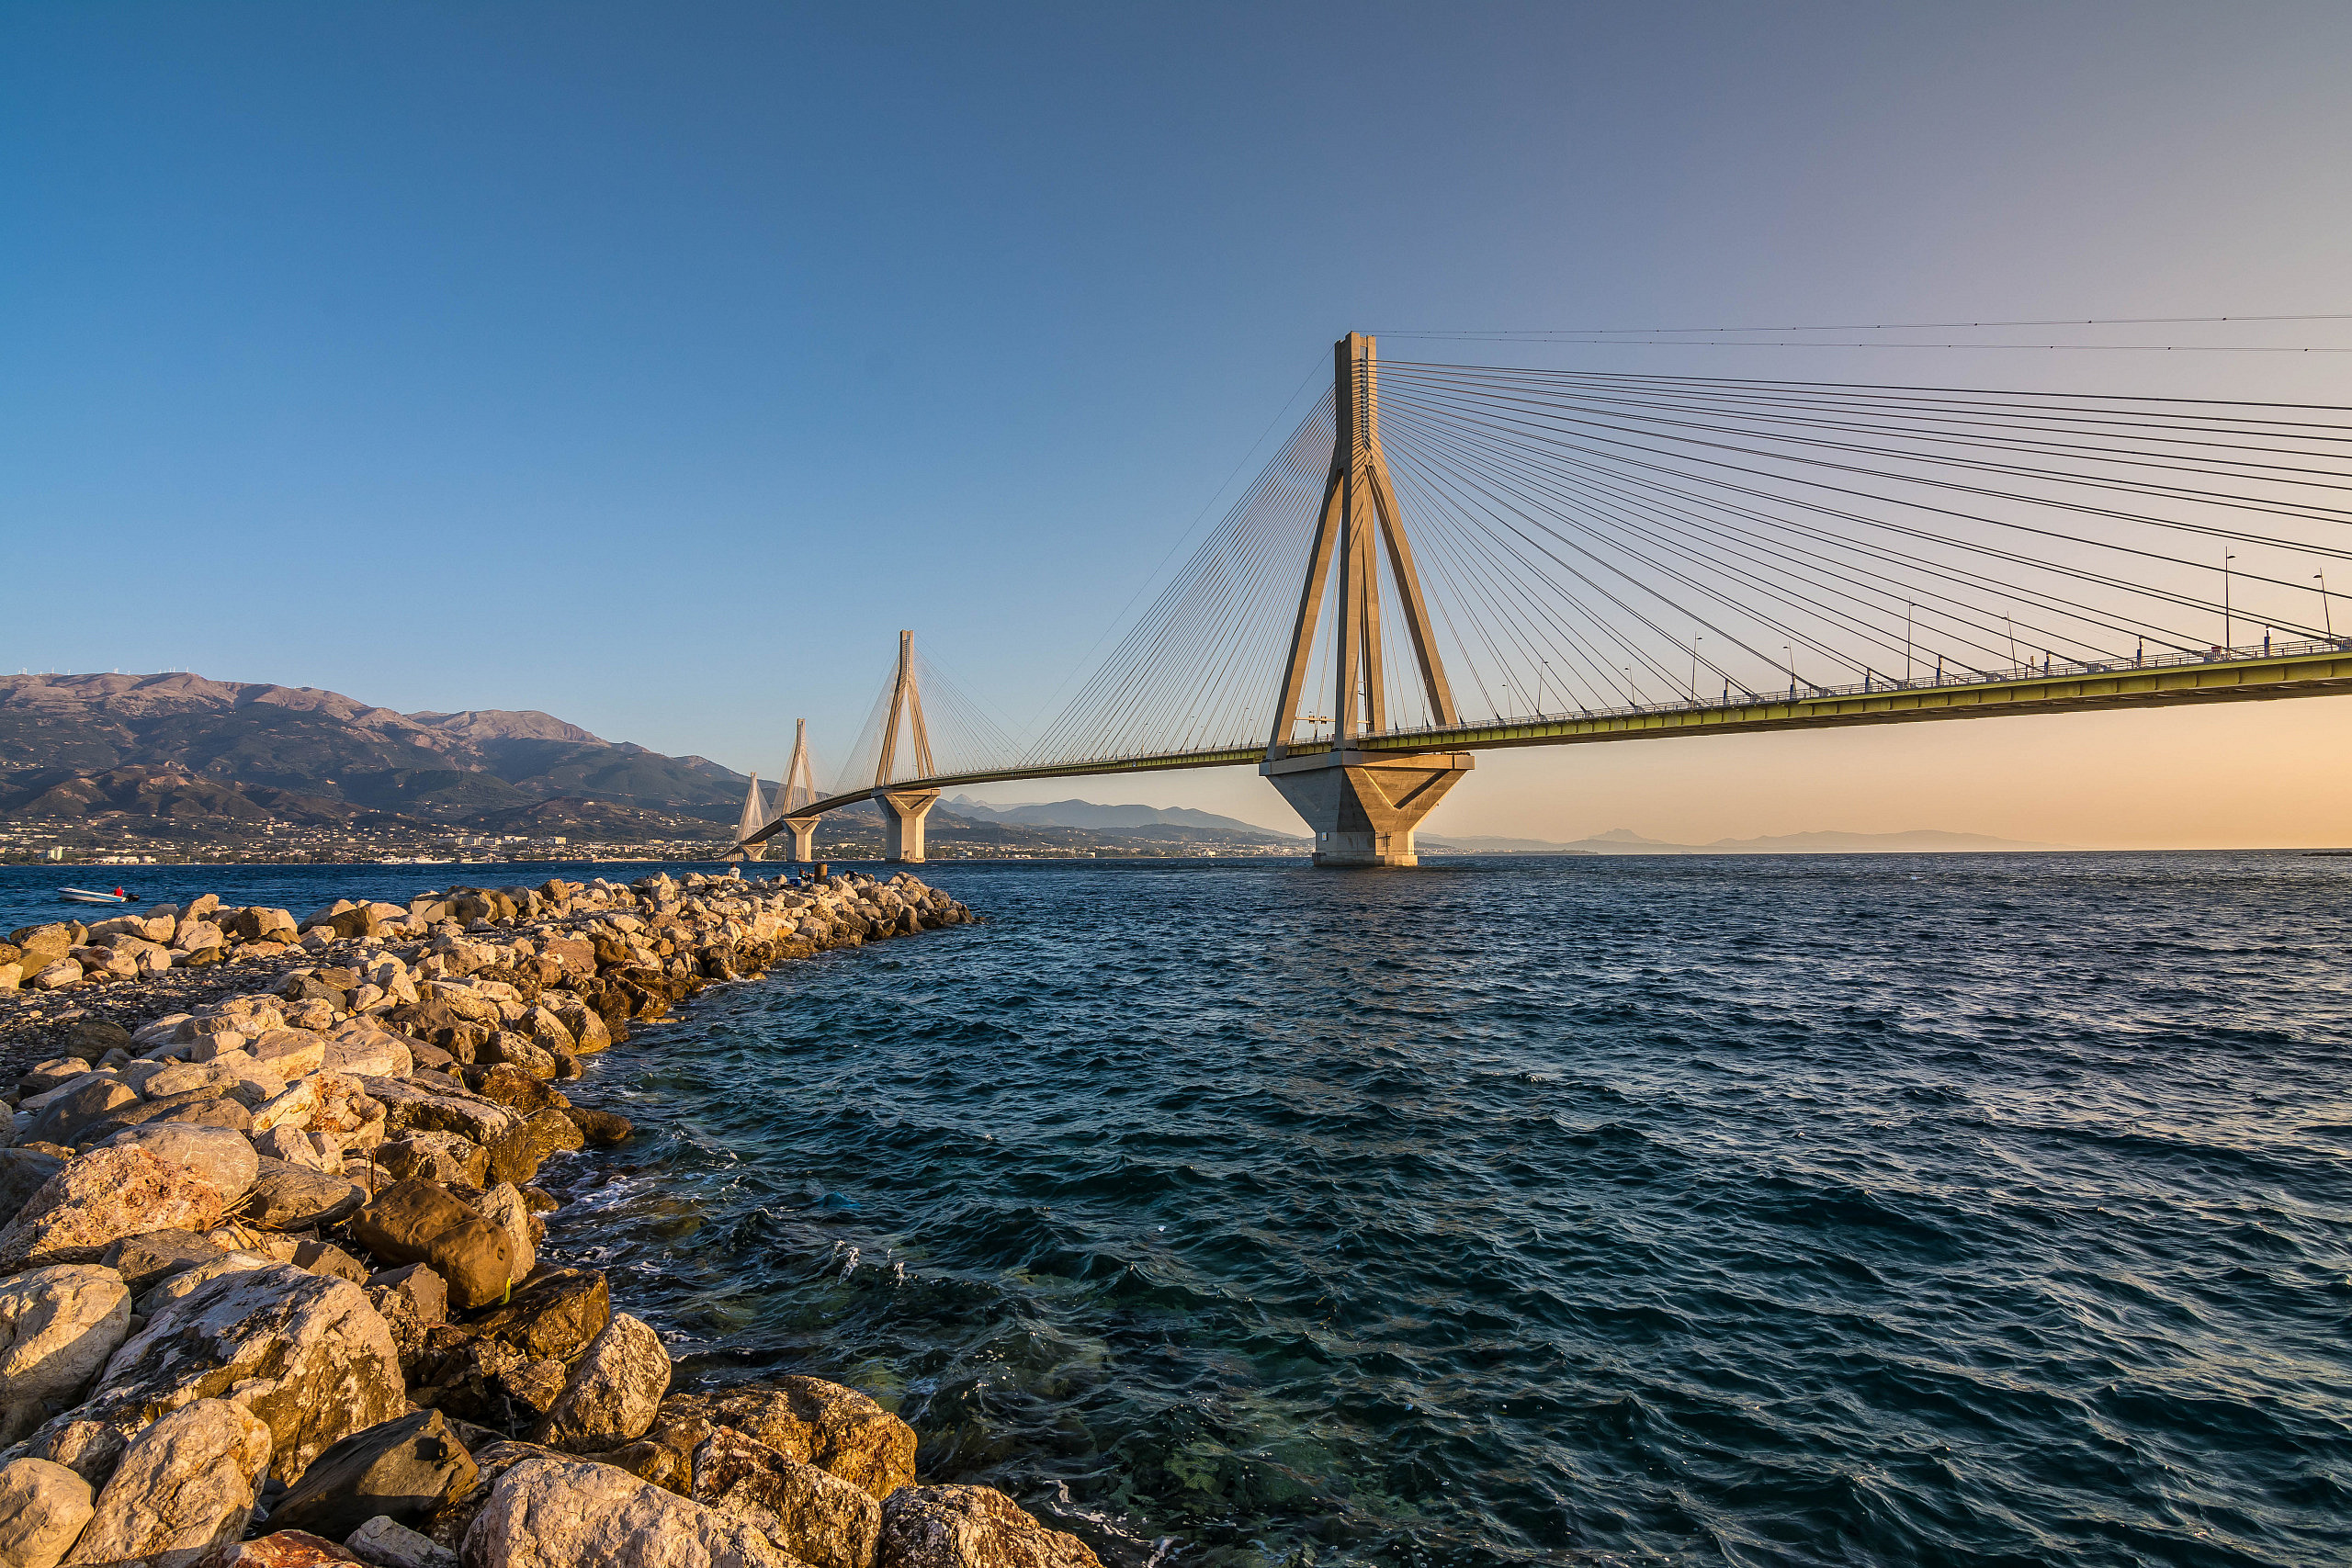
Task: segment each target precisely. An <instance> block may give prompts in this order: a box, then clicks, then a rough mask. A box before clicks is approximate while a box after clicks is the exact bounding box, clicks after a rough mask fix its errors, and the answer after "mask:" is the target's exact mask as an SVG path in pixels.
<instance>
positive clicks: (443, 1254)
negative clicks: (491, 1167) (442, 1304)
mask: <svg viewBox="0 0 2352 1568" xmlns="http://www.w3.org/2000/svg"><path fill="white" fill-rule="evenodd" d="M351 1235H352V1238H353V1239H354V1240H356V1241H357V1242H358V1243H359V1245H360V1246H362V1247H366V1248H367V1249H368V1251H369V1252H372V1253H374V1254H375V1255H376V1257H377V1258H378V1259H379V1261H381V1262H385V1263H425V1264H430V1265H431V1266H432V1268H433V1271H434V1272H435V1273H436V1274H438V1275H440V1276H441V1278H442V1280H444V1281H445V1282H447V1285H448V1287H449V1300H450V1303H451V1304H453V1305H455V1306H458V1307H459V1308H462V1309H467V1310H470V1309H472V1308H474V1307H480V1306H487V1305H489V1304H490V1303H492V1302H494V1301H497V1300H498V1299H499V1298H501V1297H502V1296H503V1295H505V1293H506V1290H507V1287H508V1285H509V1284H511V1283H512V1282H513V1280H514V1277H515V1273H514V1263H515V1258H514V1252H513V1250H512V1249H511V1247H509V1246H508V1244H507V1240H506V1233H505V1232H504V1231H503V1230H502V1229H501V1228H499V1227H498V1226H497V1225H495V1224H492V1223H491V1222H490V1221H488V1220H485V1219H483V1218H482V1217H481V1215H479V1214H477V1213H474V1212H473V1211H472V1210H471V1209H469V1208H467V1207H466V1206H465V1205H464V1204H463V1203H460V1202H458V1201H457V1200H456V1199H455V1198H452V1197H450V1196H449V1194H448V1193H447V1192H445V1191H443V1190H441V1189H440V1188H438V1187H435V1186H434V1185H433V1184H432V1183H431V1182H427V1181H396V1182H394V1183H393V1184H392V1185H391V1186H390V1187H387V1188H386V1189H384V1190H383V1191H381V1192H380V1193H379V1194H377V1196H376V1199H375V1201H373V1202H370V1203H369V1204H368V1206H367V1207H366V1208H364V1209H362V1210H360V1211H359V1213H357V1215H356V1216H355V1217H354V1218H353V1220H352V1222H351Z"/></svg>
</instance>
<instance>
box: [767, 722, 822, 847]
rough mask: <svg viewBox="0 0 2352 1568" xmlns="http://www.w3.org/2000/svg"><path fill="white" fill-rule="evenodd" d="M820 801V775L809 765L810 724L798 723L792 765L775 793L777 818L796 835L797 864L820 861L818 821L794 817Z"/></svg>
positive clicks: (793, 844) (810, 818) (795, 724)
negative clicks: (795, 813)
mask: <svg viewBox="0 0 2352 1568" xmlns="http://www.w3.org/2000/svg"><path fill="white" fill-rule="evenodd" d="M816 799H817V771H816V769H815V768H814V767H813V766H812V765H811V764H810V762H809V721H808V720H807V719H805V718H803V719H797V720H795V721H794V724H793V729H792V761H790V762H789V763H788V764H786V767H785V770H784V782H783V783H782V784H778V785H776V789H775V815H776V816H777V817H778V818H782V819H783V822H784V826H785V830H786V832H788V833H790V834H791V835H792V858H793V859H794V860H795V861H798V862H807V861H813V860H815V859H816V858H817V818H814V817H795V816H793V815H792V813H793V811H795V810H796V809H797V808H798V807H803V806H809V805H813V804H815V802H816Z"/></svg>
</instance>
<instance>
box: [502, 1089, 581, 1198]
mask: <svg viewBox="0 0 2352 1568" xmlns="http://www.w3.org/2000/svg"><path fill="white" fill-rule="evenodd" d="M584 1141H585V1140H583V1139H582V1137H581V1134H580V1129H579V1128H578V1127H576V1126H574V1125H572V1122H571V1117H569V1116H567V1115H565V1114H564V1113H563V1111H561V1110H560V1109H558V1108H556V1107H554V1106H549V1107H548V1109H547V1110H545V1111H533V1112H531V1114H530V1115H528V1116H526V1117H525V1118H524V1119H523V1120H522V1121H521V1122H517V1123H516V1124H515V1126H514V1127H512V1128H510V1129H509V1130H508V1131H507V1132H505V1133H504V1134H501V1135H500V1136H498V1137H496V1138H493V1139H492V1140H491V1141H490V1143H489V1145H488V1147H489V1149H490V1174H491V1178H492V1179H493V1180H497V1181H511V1182H513V1183H515V1185H516V1186H518V1187H520V1186H523V1185H524V1184H526V1183H527V1182H528V1181H529V1180H530V1179H532V1178H533V1177H535V1176H537V1175H538V1173H539V1166H540V1164H541V1163H542V1162H543V1161H545V1160H546V1158H547V1157H548V1156H549V1155H552V1154H558V1153H563V1152H568V1151H570V1150H572V1149H576V1148H579V1147H580V1146H581V1145H582V1143H583V1142H584Z"/></svg>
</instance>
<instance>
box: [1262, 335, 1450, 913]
mask: <svg viewBox="0 0 2352 1568" xmlns="http://www.w3.org/2000/svg"><path fill="white" fill-rule="evenodd" d="M1331 357H1332V388H1333V390H1334V392H1335V394H1336V398H1337V411H1336V412H1337V413H1338V416H1339V436H1338V439H1337V440H1335V441H1334V442H1333V443H1332V446H1331V475H1330V478H1329V480H1327V481H1326V482H1325V485H1324V489H1323V510H1322V514H1321V520H1320V521H1319V522H1318V523H1317V526H1316V530H1315V547H1314V550H1313V552H1312V553H1311V554H1310V555H1309V556H1308V558H1307V564H1306V585H1305V586H1304V587H1303V588H1302V589H1301V590H1300V591H1299V597H1298V620H1297V623H1296V625H1295V626H1294V627H1293V629H1292V632H1291V638H1290V656H1289V658H1288V659H1287V660H1285V661H1284V662H1283V683H1282V690H1281V692H1280V693H1279V694H1278V700H1277V702H1276V705H1275V708H1274V732H1273V734H1272V735H1271V736H1269V737H1267V739H1266V760H1265V761H1264V762H1263V763H1262V764H1261V766H1260V767H1259V770H1258V771H1259V772H1260V773H1263V774H1264V775H1265V776H1266V777H1267V778H1268V779H1270V780H1271V781H1272V783H1273V786H1274V787H1275V788H1276V789H1278V790H1280V791H1282V793H1283V799H1285V800H1287V801H1289V802H1290V804H1291V807H1292V809H1294V810H1295V811H1296V812H1297V813H1298V814H1299V815H1300V816H1301V817H1303V818H1306V825H1307V826H1308V827H1309V828H1311V829H1314V830H1315V863H1316V864H1317V865H1335V866H1360V865H1415V864H1418V863H1419V857H1418V856H1416V855H1415V853H1414V852H1413V829H1414V828H1415V827H1416V826H1417V825H1418V824H1419V822H1420V820H1421V818H1424V817H1427V816H1428V815H1429V814H1430V809H1431V808H1432V807H1435V806H1436V805H1437V803H1438V802H1439V801H1440V800H1442V799H1443V798H1444V797H1445V793H1446V791H1448V790H1450V789H1452V788H1453V786H1454V784H1457V783H1459V782H1460V780H1461V778H1462V775H1463V774H1464V773H1468V772H1469V771H1470V768H1471V765H1472V760H1471V757H1470V754H1469V753H1468V752H1466V751H1430V752H1420V753H1392V752H1386V751H1381V752H1374V753H1367V752H1364V751H1363V750H1357V749H1355V748H1354V747H1352V746H1351V742H1352V741H1353V740H1354V739H1356V738H1357V737H1358V736H1361V735H1364V734H1367V733H1374V732H1378V731H1381V730H1385V729H1386V728H1388V724H1389V720H1388V694H1387V691H1386V688H1385V677H1384V674H1383V663H1382V660H1381V649H1380V599H1381V594H1380V557H1379V556H1378V555H1375V554H1374V541H1375V536H1376V537H1377V541H1378V543H1379V545H1381V546H1382V547H1385V549H1384V553H1385V556H1386V558H1387V561H1388V575H1389V579H1390V581H1392V582H1393V583H1394V584H1395V585H1396V589H1397V601H1398V605H1399V609H1400V612H1401V614H1402V615H1403V617H1404V621H1405V630H1406V634H1407V635H1408V637H1410V638H1411V640H1412V644H1413V658H1414V661H1415V662H1416V664H1418V665H1419V671H1420V677H1421V685H1422V688H1423V693H1424V695H1425V696H1426V697H1427V698H1428V702H1429V710H1430V720H1431V721H1432V722H1433V723H1437V724H1455V723H1458V722H1460V717H1461V716H1460V715H1459V714H1458V713H1457V712H1456V711H1455V709H1454V705H1453V688H1452V687H1450V686H1449V685H1447V684H1446V679H1445V667H1444V664H1443V663H1442V661H1441V660H1440V659H1439V657H1438V648H1437V637H1436V634H1435V633H1434V632H1433V631H1432V630H1431V628H1430V615H1429V605H1428V602H1427V601H1426V600H1425V599H1424V598H1423V597H1422V594H1421V578H1420V573H1419V570H1417V569H1416V568H1415V567H1414V565H1413V547H1412V545H1411V543H1410V542H1409V541H1408V539H1407V537H1406V535H1405V519H1404V514H1403V513H1402V512H1401V511H1400V510H1399V509H1398V507H1397V491H1396V487H1395V486H1394V485H1392V484H1390V483H1389V479H1388V460H1387V458H1386V457H1385V456H1383V455H1382V453H1381V450H1380V380H1379V372H1380V367H1379V360H1378V357H1377V353H1376V345H1375V344H1374V340H1373V339H1371V338H1368V337H1366V336H1364V335H1363V333H1349V334H1348V335H1347V336H1346V337H1343V338H1341V339H1340V341H1339V342H1338V343H1336V344H1332V345H1331ZM1335 576H1336V577H1337V579H1338V583H1337V587H1336V591H1332V592H1330V598H1331V604H1332V615H1333V617H1334V619H1333V623H1332V625H1333V632H1334V636H1333V637H1332V642H1333V644H1334V646H1335V648H1336V650H1337V655H1338V656H1337V659H1336V660H1335V663H1336V665H1337V668H1336V670H1335V671H1333V687H1332V694H1331V726H1332V728H1331V738H1330V740H1329V743H1328V744H1326V743H1324V742H1322V741H1319V740H1310V741H1308V742H1306V743H1305V744H1294V736H1295V731H1296V729H1297V727H1298V725H1299V724H1300V722H1301V721H1302V718H1303V716H1302V715H1301V713H1300V711H1299V703H1300V699H1301V698H1302V697H1303V696H1304V695H1305V694H1306V689H1307V686H1306V682H1307V676H1308V674H1309V671H1308V669H1307V665H1308V663H1309V661H1310V660H1311V659H1312V658H1313V650H1314V647H1315V633H1316V626H1317V622H1318V621H1319V619H1320V618H1321V615H1322V613H1323V604H1324V599H1325V596H1326V592H1327V590H1329V589H1330V586H1331V583H1330V580H1331V579H1332V578H1333V577H1335Z"/></svg>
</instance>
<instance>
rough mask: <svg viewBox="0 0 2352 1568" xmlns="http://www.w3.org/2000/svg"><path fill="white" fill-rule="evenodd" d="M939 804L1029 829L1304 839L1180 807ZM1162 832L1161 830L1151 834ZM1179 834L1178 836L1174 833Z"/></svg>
mask: <svg viewBox="0 0 2352 1568" xmlns="http://www.w3.org/2000/svg"><path fill="white" fill-rule="evenodd" d="M941 809H943V810H953V811H954V812H955V813H956V815H957V816H959V817H963V818H967V819H968V820H971V821H976V822H1017V823H1020V824H1022V825H1023V826H1025V827H1031V828H1091V829H1097V830H1109V831H1114V832H1116V831H1123V830H1126V829H1137V828H1173V829H1195V830H1197V831H1198V832H1200V833H1203V834H1207V835H1213V836H1215V837H1216V838H1217V839H1220V840H1240V841H1242V842H1245V843H1263V844H1279V843H1289V842H1292V841H1296V842H1299V843H1305V842H1306V834H1304V833H1277V832H1274V831H1272V830H1271V829H1265V828H1261V827H1259V826H1257V825H1256V824H1255V823H1251V822H1244V821H1242V820H1240V819H1239V818H1234V817H1219V816H1217V815H1216V813H1215V812H1213V811H1194V810H1193V809H1192V808H1191V807H1182V806H1097V805H1095V804H1094V803H1093V802H1092V801H1091V800H1054V801H1031V802H1028V803H1026V804H1024V805H1020V806H990V805H988V804H987V803H986V802H984V801H978V800H974V799H973V798H972V797H971V796H970V795H953V796H951V797H949V798H948V799H947V800H945V801H943V802H942V803H941ZM1154 836H1155V837H1166V836H1167V835H1154ZM1179 836H1181V835H1179Z"/></svg>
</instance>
